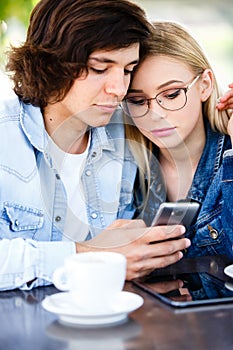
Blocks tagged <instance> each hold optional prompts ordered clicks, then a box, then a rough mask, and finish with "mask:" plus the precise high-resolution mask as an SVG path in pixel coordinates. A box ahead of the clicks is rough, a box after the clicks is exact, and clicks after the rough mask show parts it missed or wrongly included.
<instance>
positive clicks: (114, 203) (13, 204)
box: [0, 96, 137, 290]
mask: <svg viewBox="0 0 233 350" xmlns="http://www.w3.org/2000/svg"><path fill="white" fill-rule="evenodd" d="M47 139H48V136H47V133H46V131H45V128H44V122H43V117H42V114H41V112H40V109H39V108H36V107H33V106H32V105H26V104H23V103H22V102H20V101H19V99H18V98H17V97H15V96H13V97H11V98H10V99H9V100H7V101H1V102H0V149H1V156H0V239H1V240H0V290H4V289H13V288H21V289H29V288H30V289H31V288H32V287H35V286H39V285H46V284H49V283H51V278H52V273H53V271H54V269H55V268H56V267H58V266H60V265H62V264H63V261H64V258H65V257H66V256H67V255H70V254H72V253H75V244H74V243H73V242H71V241H62V239H63V228H64V223H65V217H66V210H67V207H66V194H65V190H64V186H63V183H62V182H61V180H60V177H59V175H58V173H57V171H56V169H55V168H54V167H53V162H52V159H51V158H50V155H49V154H48V152H47V151H46V145H47ZM119 171H120V172H121V175H122V177H121V183H117V184H116V183H115V182H116V181H115V177H114V176H113V175H114V174H115V172H118V173H119ZM136 171H137V167H136V165H135V163H134V161H133V157H132V155H131V153H130V152H129V150H128V148H127V145H126V143H125V139H124V125H123V122H122V120H121V116H120V114H119V113H115V115H114V116H113V118H112V120H111V123H110V124H109V125H108V126H106V127H100V128H95V129H93V130H92V131H91V144H90V149H89V153H88V157H87V161H86V166H85V168H84V170H83V174H82V185H83V187H84V192H85V196H86V200H87V203H88V205H87V217H88V221H89V225H90V233H89V238H91V237H93V236H95V235H97V234H98V233H99V232H100V231H102V230H103V229H104V228H105V227H106V226H108V225H109V224H110V223H111V222H112V221H113V220H114V219H116V218H132V216H133V215H134V211H135V208H134V203H133V184H134V180H135V175H136ZM118 188H120V191H118V192H119V194H117V195H116V193H118V192H117V189H118ZM34 279H36V280H35V281H34V282H33V283H31V284H30V286H28V285H27V282H28V281H31V280H34Z"/></svg>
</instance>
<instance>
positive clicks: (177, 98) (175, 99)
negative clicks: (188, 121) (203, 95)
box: [156, 89, 186, 111]
mask: <svg viewBox="0 0 233 350" xmlns="http://www.w3.org/2000/svg"><path fill="white" fill-rule="evenodd" d="M156 100H157V102H158V103H159V104H160V106H161V107H163V108H165V109H168V110H170V111H175V110H178V109H181V108H182V107H184V105H185V103H186V93H185V90H184V89H169V90H166V91H163V92H161V93H160V94H158V95H157V96H156Z"/></svg>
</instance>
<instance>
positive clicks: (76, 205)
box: [50, 137, 90, 241]
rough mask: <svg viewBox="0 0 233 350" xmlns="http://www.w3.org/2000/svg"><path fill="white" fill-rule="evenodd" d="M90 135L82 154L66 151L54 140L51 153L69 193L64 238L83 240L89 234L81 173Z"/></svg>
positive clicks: (51, 144) (67, 193)
mask: <svg viewBox="0 0 233 350" xmlns="http://www.w3.org/2000/svg"><path fill="white" fill-rule="evenodd" d="M89 147H90V137H89V139H88V145H87V148H86V150H85V151H84V152H83V153H81V154H71V153H66V152H64V151H63V150H61V149H60V148H59V147H58V146H57V145H56V144H55V143H54V142H53V141H52V140H51V143H50V154H51V156H52V159H53V162H54V164H55V167H56V169H57V171H58V173H59V175H60V177H61V180H62V182H63V184H64V186H65V190H66V195H67V215H66V221H65V226H64V233H63V240H72V241H83V240H85V238H86V237H87V235H88V232H89V225H88V219H87V213H86V204H85V198H84V194H83V189H82V183H81V175H82V171H83V168H84V166H85V163H86V159H87V155H88V149H89Z"/></svg>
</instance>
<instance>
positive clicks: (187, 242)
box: [185, 238, 191, 248]
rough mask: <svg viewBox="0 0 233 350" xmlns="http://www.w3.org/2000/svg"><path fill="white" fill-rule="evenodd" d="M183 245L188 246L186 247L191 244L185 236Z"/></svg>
mask: <svg viewBox="0 0 233 350" xmlns="http://www.w3.org/2000/svg"><path fill="white" fill-rule="evenodd" d="M185 241H186V242H185V246H186V248H188V247H190V246H191V241H190V239H188V238H185Z"/></svg>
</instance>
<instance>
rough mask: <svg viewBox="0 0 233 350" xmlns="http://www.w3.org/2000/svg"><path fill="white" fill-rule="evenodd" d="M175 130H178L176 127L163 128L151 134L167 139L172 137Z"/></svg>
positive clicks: (152, 131)
mask: <svg viewBox="0 0 233 350" xmlns="http://www.w3.org/2000/svg"><path fill="white" fill-rule="evenodd" d="M175 129H176V128H175V127H172V128H161V129H155V130H151V133H152V134H153V135H154V136H155V137H166V136H170V135H172V134H173V133H174V131H175Z"/></svg>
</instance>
